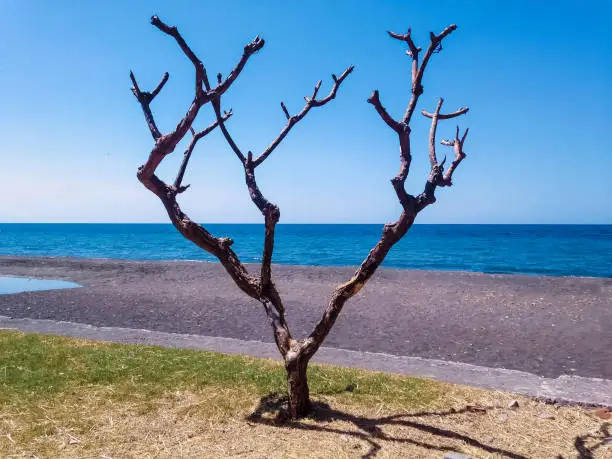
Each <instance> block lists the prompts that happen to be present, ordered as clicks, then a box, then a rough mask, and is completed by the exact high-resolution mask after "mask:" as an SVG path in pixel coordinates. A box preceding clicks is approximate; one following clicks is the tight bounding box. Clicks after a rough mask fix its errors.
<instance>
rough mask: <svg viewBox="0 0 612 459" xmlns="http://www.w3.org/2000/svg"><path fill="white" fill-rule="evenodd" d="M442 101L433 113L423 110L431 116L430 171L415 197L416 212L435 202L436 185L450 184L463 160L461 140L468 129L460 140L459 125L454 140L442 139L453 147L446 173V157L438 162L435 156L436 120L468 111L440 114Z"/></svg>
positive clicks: (462, 109)
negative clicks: (450, 161)
mask: <svg viewBox="0 0 612 459" xmlns="http://www.w3.org/2000/svg"><path fill="white" fill-rule="evenodd" d="M443 102H444V99H442V98H440V101H439V102H438V105H437V107H436V110H435V112H434V113H433V114H430V113H428V112H426V111H424V110H423V115H424V116H425V117H427V118H431V128H430V130H429V161H430V164H431V171H430V172H429V177H428V178H427V182H425V189H424V190H423V192H422V193H421V194H419V195H418V196H417V198H416V201H417V205H416V208H417V213H418V212H420V211H422V210H423V209H424V208H425V207H427V206H428V205H430V204H433V203H434V202H436V196H435V191H436V187H438V186H442V187H444V186H451V185H452V176H453V172H454V171H455V169H456V168H457V166H458V165H459V163H460V162H461V161H462V160H463V158H465V154H464V153H463V141H465V138H466V136H467V133H468V130H467V129H466V131H465V134H464V135H463V137H462V139H461V140H460V139H459V126H457V131H456V134H455V141H453V142H452V143H451V142H449V141H448V140H443V141H442V144H443V145H452V146H453V147H454V148H455V159H454V160H453V163H452V164H451V166H450V167H449V169H448V171H447V172H446V174H444V163H445V161H446V157H445V158H444V161H442V162H441V163H438V159H437V158H436V127H437V125H438V120H439V119H450V118H454V117H456V116H460V115H463V114H465V113H467V112H468V109H467V108H461V109H459V110H457V111H456V112H455V113H452V114H450V115H441V114H440V109H441V108H442V103H443Z"/></svg>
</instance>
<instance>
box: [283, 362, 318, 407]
mask: <svg viewBox="0 0 612 459" xmlns="http://www.w3.org/2000/svg"><path fill="white" fill-rule="evenodd" d="M285 368H286V369H287V383H288V386H289V387H288V392H289V416H291V419H298V418H302V417H304V416H306V415H308V414H309V413H310V412H311V411H312V403H311V402H310V392H309V390H308V379H307V376H306V371H307V368H308V362H307V361H306V362H303V361H301V359H296V360H293V361H291V362H286V363H285Z"/></svg>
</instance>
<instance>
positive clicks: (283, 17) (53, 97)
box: [0, 0, 612, 223]
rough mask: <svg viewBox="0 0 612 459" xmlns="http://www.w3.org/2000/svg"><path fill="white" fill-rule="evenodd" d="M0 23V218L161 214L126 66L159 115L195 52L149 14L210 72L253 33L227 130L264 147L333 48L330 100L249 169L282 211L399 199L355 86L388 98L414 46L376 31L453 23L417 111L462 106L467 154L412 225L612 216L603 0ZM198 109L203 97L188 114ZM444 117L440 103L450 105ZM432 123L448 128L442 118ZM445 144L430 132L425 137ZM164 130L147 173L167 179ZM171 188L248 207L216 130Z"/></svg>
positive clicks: (310, 4)
mask: <svg viewBox="0 0 612 459" xmlns="http://www.w3.org/2000/svg"><path fill="white" fill-rule="evenodd" d="M1 10H2V20H3V21H2V22H3V24H2V29H1V31H0V34H1V35H2V36H1V37H0V38H1V39H0V135H1V138H2V152H1V153H0V155H1V158H2V161H1V165H0V182H1V183H2V185H3V198H2V199H0V221H4V222H12V221H32V222H39V221H40V222H42V221H45V222H166V221H167V217H166V215H165V213H164V210H163V207H162V206H161V203H160V202H159V201H158V199H157V198H156V197H155V196H153V194H151V193H150V192H149V191H147V190H146V189H145V188H144V187H142V185H141V184H140V183H139V182H138V181H137V180H136V177H135V173H136V170H137V167H138V166H139V165H140V164H141V163H143V162H144V160H145V158H146V157H147V155H148V152H149V151H150V149H151V146H152V140H151V137H150V134H149V132H148V130H147V127H146V124H145V122H144V119H143V116H142V113H141V111H140V107H139V105H138V104H137V103H136V100H135V99H134V97H133V96H132V94H131V92H130V89H129V88H130V81H129V77H128V74H129V70H130V69H132V70H133V71H134V72H135V74H136V76H137V78H138V80H139V83H140V84H141V86H143V87H145V88H147V89H152V87H153V86H154V85H155V84H156V83H157V82H158V81H159V78H160V77H161V75H162V74H163V72H165V71H168V72H169V73H170V80H169V82H168V84H167V85H166V88H165V89H164V91H162V93H161V94H160V96H159V97H158V98H157V99H156V101H155V102H154V104H153V110H154V113H155V114H156V116H157V120H158V124H159V125H160V127H161V129H162V131H166V132H167V131H168V130H170V129H171V128H172V127H173V126H175V124H176V122H177V121H178V119H179V118H180V117H181V116H182V115H183V114H184V112H185V110H186V108H187V106H188V104H189V102H190V100H191V98H192V97H193V93H192V91H193V89H192V87H193V68H192V66H191V64H190V63H189V61H188V60H187V59H186V58H185V57H184V55H182V54H181V53H180V51H179V49H178V47H177V45H176V43H175V42H174V41H173V40H171V39H170V38H169V37H167V36H165V35H163V34H162V33H161V32H159V31H158V30H157V29H155V28H154V27H153V26H151V25H150V24H149V17H150V16H151V15H152V14H158V15H159V16H160V17H161V18H162V19H163V20H164V21H166V22H167V23H169V24H172V25H177V26H178V27H179V29H180V30H181V32H182V33H183V36H184V37H185V38H186V39H187V40H188V42H189V43H190V44H191V45H192V47H193V49H194V50H195V51H196V53H197V54H198V55H199V57H200V58H202V60H203V61H204V63H205V65H206V66H207V69H208V71H209V74H211V75H214V74H216V73H217V72H219V71H220V72H222V73H223V74H227V73H228V71H229V70H230V69H231V68H232V67H233V66H234V65H235V63H236V62H237V59H238V58H239V57H240V54H241V51H242V48H243V46H244V45H245V44H246V43H247V42H249V41H250V40H251V39H252V38H253V37H254V36H255V35H257V34H260V35H261V36H262V37H264V38H265V40H266V45H265V47H264V49H263V50H262V51H261V52H260V53H259V54H257V55H255V56H254V57H253V58H252V59H251V60H250V61H249V62H248V64H247V67H246V69H245V71H244V72H243V73H242V75H241V77H240V78H239V80H238V81H237V82H236V84H235V85H234V86H233V87H232V89H231V90H230V91H229V92H228V94H227V96H226V97H224V106H225V107H226V108H229V107H231V108H233V110H234V113H235V115H234V116H233V117H232V119H231V120H230V122H229V124H228V126H229V128H230V129H231V131H232V133H233V135H234V137H235V139H236V140H237V141H238V143H239V144H240V146H241V147H242V148H243V149H244V150H245V151H246V150H249V149H250V150H253V151H254V152H258V151H261V149H262V148H263V147H265V145H267V143H268V142H270V141H271V140H272V139H273V138H274V137H276V135H277V134H278V132H279V130H280V129H281V128H282V126H283V124H284V122H285V118H284V116H283V114H282V111H281V109H280V107H279V101H280V100H284V101H285V103H286V105H287V107H288V108H289V110H290V111H291V112H297V111H298V110H299V109H300V108H301V107H302V104H303V96H304V95H309V94H310V93H311V91H312V87H313V85H314V84H315V83H316V81H317V80H318V79H323V87H322V90H321V91H322V92H327V91H328V90H329V88H330V82H331V79H330V77H329V75H330V74H331V73H332V72H334V73H337V74H339V73H340V72H342V71H343V70H344V69H345V68H346V67H347V66H348V65H349V64H354V65H355V66H356V69H355V72H354V73H353V74H352V75H351V76H350V77H349V79H347V80H346V82H345V84H344V85H343V86H342V87H341V89H340V91H339V94H338V97H337V99H336V100H335V101H333V102H331V103H330V104H328V105H327V106H325V107H323V108H319V109H313V110H312V111H311V113H310V114H309V115H308V116H307V117H306V118H305V119H304V120H303V121H302V122H301V123H300V124H298V125H297V126H296V127H295V128H294V130H293V131H292V132H291V134H290V136H289V137H288V138H287V140H286V141H285V142H284V143H283V144H282V145H281V147H280V148H278V149H277V150H276V151H275V152H274V154H273V155H272V156H271V157H270V158H269V159H268V160H267V161H266V163H265V164H264V165H263V166H262V167H260V168H259V169H258V181H259V184H260V186H261V188H262V189H263V191H264V193H265V194H266V196H267V197H268V198H269V199H270V200H272V201H275V202H277V203H278V204H279V205H280V207H281V216H282V218H281V222H313V223H315V222H384V221H389V220H392V219H395V218H396V217H397V216H398V214H399V212H400V207H399V204H398V203H397V199H396V197H395V194H394V192H393V189H392V187H391V185H390V184H389V179H390V178H391V177H392V176H393V175H395V174H396V173H397V168H398V146H397V141H396V136H395V135H394V134H393V133H392V131H391V130H390V129H389V128H388V127H387V126H386V125H385V124H384V123H383V122H382V121H381V120H380V118H379V117H378V115H377V114H376V113H375V111H374V109H373V107H372V106H371V105H369V104H367V103H366V99H367V97H368V96H369V95H370V93H371V91H372V89H374V88H378V89H379V90H380V93H381V99H382V100H383V103H384V104H385V106H386V107H387V109H388V110H389V111H390V112H391V113H392V114H393V115H395V116H400V114H401V113H403V110H404V109H405V106H406V103H407V100H408V98H409V85H410V75H409V69H410V59H409V58H408V57H407V56H406V55H405V54H404V47H403V46H402V44H401V43H400V42H398V41H395V40H391V39H390V38H388V37H387V35H386V33H385V31H386V30H387V29H392V30H395V31H400V32H404V31H405V30H406V29H407V28H408V26H411V27H412V29H413V34H414V36H415V38H416V40H417V44H420V45H421V46H423V47H425V46H426V45H427V41H428V32H429V31H430V30H433V31H436V32H439V31H441V30H442V28H443V27H445V26H446V25H448V24H451V23H456V24H458V26H459V28H458V30H457V31H456V32H455V33H453V34H452V35H451V36H450V37H448V39H447V40H446V42H445V45H444V50H443V51H442V53H441V54H438V55H434V57H433V59H432V61H431V63H430V65H429V67H428V71H427V73H426V75H425V79H424V87H425V93H424V95H423V96H422V97H421V102H420V106H419V110H420V109H427V110H432V109H433V108H434V107H435V102H436V100H437V98H438V97H440V96H443V97H445V99H446V102H445V107H446V108H447V109H448V110H451V109H453V110H454V109H456V108H458V107H459V106H464V105H468V106H470V107H471V111H470V112H469V114H468V115H467V116H466V117H463V118H462V119H460V124H461V125H462V126H465V127H467V126H469V127H470V134H469V136H468V140H467V143H466V146H465V151H466V152H467V154H468V157H467V159H466V160H465V161H464V162H463V164H462V165H461V167H460V168H459V169H458V171H457V173H456V174H455V180H454V182H455V186H454V187H453V188H451V189H442V190H439V191H438V194H437V196H438V202H437V203H436V204H435V205H434V206H431V207H430V208H428V209H427V210H426V211H425V212H423V214H421V215H420V216H419V222H421V223H612V178H610V168H611V166H610V163H611V162H612V146H611V145H612V140H611V134H610V127H611V126H612V115H611V113H612V107H611V103H612V84H611V83H612V39H611V36H612V34H611V33H610V18H611V17H612V2H610V1H608V0H603V1H580V2H577V1H556V2H548V1H504V2H498V1H459V0H457V1H446V0H439V1H436V2H431V1H428V0H420V1H401V2H400V1H373V0H372V1H358V2H357V1H354V0H353V1H329V0H318V1H302V2H293V1H291V2H289V1H265V0H262V1H257V2H254V1H252V0H251V1H231V2H230V1H228V2H219V1H217V2H212V1H197V2H196V1H193V2H169V1H168V2H160V1H146V2H145V1H142V2H124V1H105V2H82V1H76V0H75V1H57V2H50V1H27V0H8V1H7V0H4V1H3V2H2V9H1ZM421 118H422V117H421V116H418V117H415V122H414V123H413V136H412V144H413V166H412V170H411V175H410V177H409V179H408V182H407V185H408V191H409V192H412V193H418V192H420V191H421V190H422V187H423V184H424V181H425V178H426V176H427V172H428V165H427V135H428V134H427V131H428V123H427V121H426V120H424V119H421ZM212 119H213V116H212V111H211V109H210V108H209V107H205V108H204V109H203V110H202V112H201V115H200V118H199V119H198V120H197V121H196V127H200V128H201V127H204V126H205V125H207V124H209V122H211V121H212ZM453 121H454V120H453ZM453 121H450V122H449V121H447V122H445V123H443V124H442V123H441V125H440V127H439V136H438V138H439V139H441V138H443V137H449V136H451V135H452V133H453V132H454V127H455V123H454V122H453ZM440 148H443V147H440ZM182 151H183V148H177V150H176V152H175V154H174V155H173V157H171V158H168V159H167V161H166V163H165V164H164V165H163V167H161V169H160V173H161V175H163V176H165V177H167V178H168V177H173V176H174V174H175V173H176V169H177V167H178V164H179V162H180V157H181V156H182ZM186 183H191V184H192V188H191V189H190V190H189V191H188V192H186V193H185V194H184V195H183V197H182V199H181V202H182V204H183V206H184V210H185V211H186V212H187V213H188V214H189V215H190V216H191V217H192V218H194V219H197V220H199V221H203V222H259V221H261V217H260V215H259V214H258V211H257V210H256V209H255V207H254V205H253V204H252V203H251V201H250V199H249V197H248V193H247V190H246V187H245V185H244V180H243V172H242V166H241V165H240V164H239V163H238V161H237V159H236V158H235V156H234V155H233V154H232V153H231V151H230V150H229V148H228V147H227V145H226V144H225V143H224V141H223V140H222V137H221V135H220V133H219V132H217V133H215V134H214V135H211V136H209V137H208V138H207V139H206V140H205V141H204V142H202V143H201V144H200V145H199V147H198V149H197V150H196V152H195V154H194V158H193V161H192V164H191V168H190V170H189V171H188V174H187V176H186Z"/></svg>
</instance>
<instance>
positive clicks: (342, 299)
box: [303, 25, 467, 359]
mask: <svg viewBox="0 0 612 459" xmlns="http://www.w3.org/2000/svg"><path fill="white" fill-rule="evenodd" d="M456 28H457V26H455V25H451V26H449V27H447V28H446V29H444V30H443V31H442V33H440V34H438V35H435V34H434V33H430V41H431V43H430V45H429V47H428V48H427V51H426V52H425V56H424V57H423V61H422V63H421V64H420V65H419V61H418V59H419V52H420V51H421V48H419V47H417V46H416V45H415V44H414V42H413V41H412V37H411V31H410V29H409V30H408V33H407V34H397V33H394V32H389V35H390V36H391V37H392V38H394V39H397V40H401V41H404V42H406V43H407V45H408V51H407V54H408V55H409V56H410V57H411V58H412V91H411V92H412V95H411V98H410V101H409V103H408V108H407V109H406V112H405V114H404V117H403V118H402V120H401V121H397V120H395V119H394V118H393V117H392V116H391V115H390V114H389V113H388V112H387V110H386V109H385V108H384V106H383V105H382V103H381V102H380V96H379V92H378V91H377V90H375V91H374V92H373V93H372V95H371V96H370V98H369V99H368V102H369V103H371V104H372V105H373V106H374V108H375V109H376V111H377V112H378V114H379V115H380V117H381V118H382V120H383V121H384V122H385V123H386V124H387V125H388V126H389V127H390V128H391V129H392V130H393V131H394V132H396V133H397V134H398V137H399V144H400V170H399V172H398V174H397V175H396V176H395V177H394V178H393V179H391V183H392V185H393V188H394V189H395V191H396V194H397V196H398V198H399V200H400V203H401V204H402V207H403V212H402V214H401V215H400V217H399V219H398V220H397V221H395V222H393V223H388V224H386V225H385V226H384V228H383V232H382V235H381V238H380V240H379V241H378V243H377V244H376V245H375V246H374V248H373V249H372V250H371V251H370V253H369V254H368V256H367V257H366V259H365V260H364V261H363V262H362V263H361V265H360V266H359V268H358V269H357V271H356V272H355V274H354V275H353V277H352V278H351V279H350V280H349V281H348V282H346V283H344V284H342V285H340V286H338V287H337V288H336V289H335V290H334V292H333V294H332V297H331V299H330V301H329V303H328V305H327V308H326V309H325V312H324V314H323V317H322V318H321V320H320V321H319V323H317V325H316V326H315V328H314V330H313V332H312V333H311V334H310V336H309V337H308V338H307V339H306V340H305V341H304V343H303V353H304V358H306V359H310V358H311V357H312V355H313V354H314V353H315V352H316V351H317V349H318V348H319V347H320V346H321V344H322V343H323V341H324V340H325V338H326V337H327V335H328V334H329V332H330V330H331V328H332V327H333V325H334V323H335V321H336V319H337V317H338V315H339V314H340V312H341V311H342V308H343V306H344V304H345V303H346V301H348V300H349V299H350V298H351V297H352V296H354V295H355V294H356V293H357V292H359V290H361V288H362V287H363V286H364V285H365V283H366V282H367V281H368V280H369V279H370V277H372V275H373V274H374V272H375V271H376V270H377V269H378V267H379V266H380V264H381V263H382V262H383V260H384V259H385V257H386V255H387V253H388V252H389V250H390V249H391V248H392V247H393V246H394V245H395V244H396V243H397V242H398V241H399V240H400V239H401V238H402V237H403V236H404V235H405V234H406V232H407V231H408V230H409V229H410V227H411V226H412V224H413V222H414V219H415V218H416V216H417V214H418V212H419V211H420V210H422V209H423V208H424V207H425V206H426V205H427V204H429V203H431V202H433V201H435V197H434V194H433V192H434V190H435V185H436V183H437V181H438V180H439V179H440V178H442V179H443V178H444V177H442V175H441V171H442V168H443V165H439V164H438V163H437V159H436V156H435V145H434V146H433V147H432V146H431V141H430V162H431V164H432V174H430V179H431V177H432V175H435V181H434V182H433V185H431V184H429V180H428V185H426V193H425V192H424V193H421V194H420V195H419V196H418V197H414V196H412V195H410V194H408V193H407V192H406V189H405V181H406V178H407V177H408V173H409V171H410V163H411V160H412V156H411V151H410V134H411V130H410V127H409V123H410V120H411V118H412V114H413V113H414V110H415V108H416V105H417V102H418V100H419V96H420V95H421V94H422V93H423V85H422V80H423V74H424V72H425V69H426V67H427V64H428V62H429V59H430V58H431V56H432V54H434V52H437V50H438V49H440V47H441V43H442V40H443V39H444V38H445V37H446V36H448V35H449V34H450V33H451V32H453V31H454V30H455V29H456ZM441 106H442V99H440V102H439V103H438V107H437V108H436V111H435V112H434V114H433V115H431V118H432V127H431V130H430V139H434V141H435V131H436V126H437V123H438V120H439V119H448V118H452V117H455V116H459V115H461V114H463V113H465V112H467V109H461V110H459V111H458V112H456V113H453V114H450V115H441V114H440V109H441ZM464 139H465V136H464ZM459 142H461V141H459ZM453 145H455V144H454V143H453ZM457 148H459V149H461V148H462V143H459V146H458V147H457ZM459 151H462V150H459ZM460 161H461V160H460V159H459V160H458V161H457V164H458V163H459V162H460ZM455 167H456V165H455ZM438 169H439V172H438ZM453 169H454V168H453ZM434 172H435V174H434ZM451 176H452V171H451V174H450V175H449V180H450V177H451Z"/></svg>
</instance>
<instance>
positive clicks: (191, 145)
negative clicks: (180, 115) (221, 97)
mask: <svg viewBox="0 0 612 459" xmlns="http://www.w3.org/2000/svg"><path fill="white" fill-rule="evenodd" d="M230 116H232V111H231V110H229V111H227V112H225V114H224V115H223V121H225V120H227V119H228V118H229V117H230ZM217 126H219V121H215V122H214V123H212V124H211V125H210V126H208V127H207V128H206V129H204V130H202V131H200V132H198V133H196V132H195V131H194V130H193V127H192V128H191V134H192V135H193V137H192V138H191V142H189V146H188V147H187V149H186V150H185V153H184V155H183V162H182V163H181V167H180V168H179V171H178V174H176V179H175V180H174V190H175V191H176V193H177V194H178V193H182V192H183V191H185V190H186V189H187V188H189V185H185V186H181V182H182V181H183V176H184V175H185V170H186V169H187V164H188V163H189V159H190V158H191V153H192V152H193V149H194V148H195V146H196V144H197V143H198V140H200V139H201V138H203V137H205V136H207V135H208V134H209V133H211V132H212V131H213V129H215V128H216V127H217Z"/></svg>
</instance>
